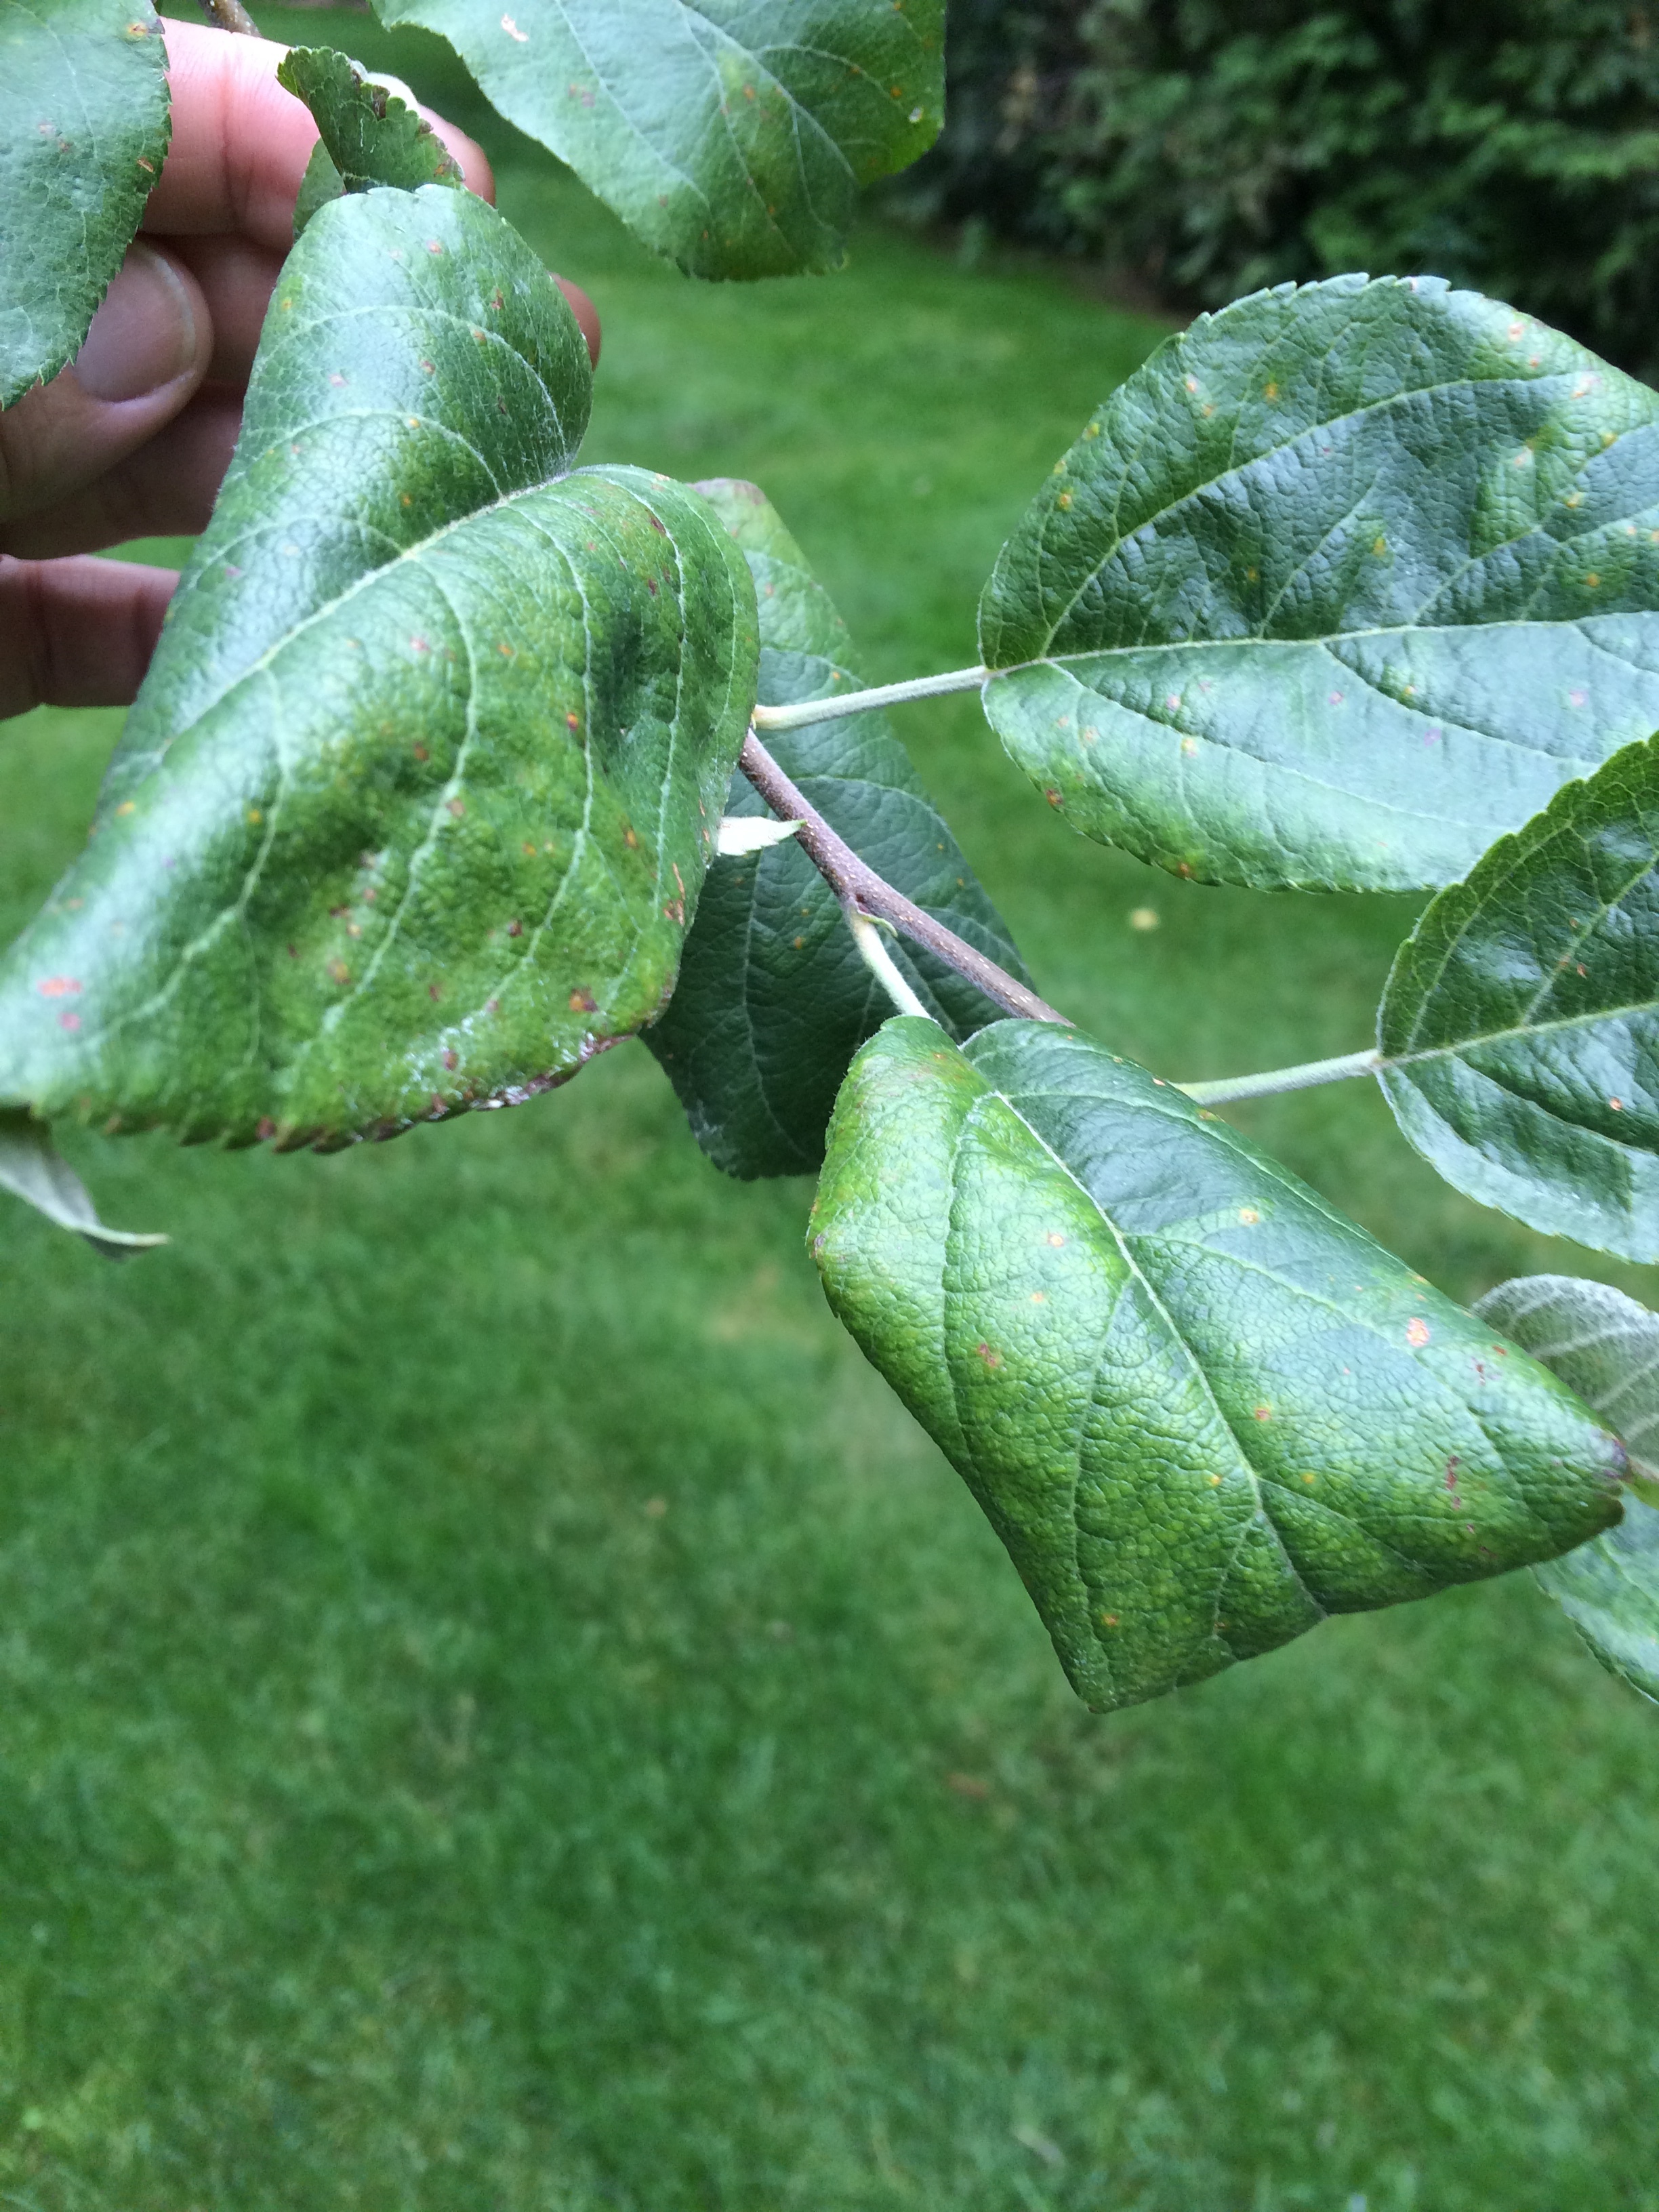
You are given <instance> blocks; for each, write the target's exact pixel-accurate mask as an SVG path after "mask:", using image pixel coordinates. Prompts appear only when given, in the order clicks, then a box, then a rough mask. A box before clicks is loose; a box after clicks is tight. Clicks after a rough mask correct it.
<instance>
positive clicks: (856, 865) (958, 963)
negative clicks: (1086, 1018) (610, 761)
mask: <svg viewBox="0 0 1659 2212" xmlns="http://www.w3.org/2000/svg"><path fill="white" fill-rule="evenodd" d="M738 767H739V768H740V769H742V770H743V772H744V775H746V776H747V777H748V779H749V781H750V783H752V784H753V785H754V787H755V788H756V790H757V792H759V793H760V795H761V797H762V798H763V799H764V800H765V801H766V803H767V805H769V807H770V808H771V810H772V811H773V812H774V813H775V815H777V816H778V817H779V818H780V820H781V821H785V822H799V823H800V825H801V826H800V829H799V837H800V842H801V843H802V844H803V845H804V846H805V848H806V850H807V852H808V853H809V854H811V858H812V862H813V865H814V866H816V868H817V872H818V873H819V874H820V875H821V876H822V877H823V879H824V881H825V883H827V884H829V888H830V890H833V891H834V892H835V894H836V897H837V898H838V899H840V900H841V902H842V905H843V906H850V907H852V908H854V909H856V910H857V911H858V912H859V913H860V914H866V915H875V916H876V917H877V918H878V920H879V921H890V922H891V924H892V925H893V927H894V928H895V929H896V930H897V931H898V932H899V933H900V934H901V935H902V936H904V937H908V939H910V940H911V942H912V943H913V944H915V945H922V946H924V947H925V948H926V949H927V951H929V952H931V953H933V954H934V955H935V957H937V958H939V959H940V960H942V961H944V963H945V966H946V967H947V968H954V969H956V971H957V975H965V976H966V977H967V978H968V981H969V982H970V983H972V984H973V985H974V986H975V988H976V989H978V990H980V991H982V992H983V993H984V994H985V996H986V997H987V999H988V1000H990V1001H991V1003H992V1005H993V1006H1000V1007H1001V1008H1002V1010H1003V1012H1005V1013H1007V1014H1018V1015H1019V1016H1021V1017H1022V1018H1024V1020H1026V1021H1032V1022H1060V1023H1066V1017H1065V1015H1064V1014H1062V1013H1059V1012H1056V1011H1055V1009H1054V1007H1053V1006H1049V1005H1048V1003H1047V1002H1046V1001H1045V1000H1042V999H1039V998H1038V996H1037V994H1036V992H1035V991H1030V990H1027V988H1026V987H1025V986H1024V983H1022V982H1019V981H1017V979H1016V978H1015V977H1013V976H1012V975H1009V974H1008V972H1007V970H1006V969H1002V968H999V967H998V966H997V963H996V962H995V961H994V960H987V958H986V957H985V955H984V954H983V953H982V952H980V951H975V948H974V946H973V945H969V943H967V941H966V940H965V939H963V938H960V937H958V936H957V933H956V932H955V931H954V930H952V929H947V928H946V927H945V925H944V923H943V922H942V921H934V919H933V915H930V914H924V913H923V912H922V910H921V908H920V907H919V906H917V905H915V902H913V901H911V900H909V899H908V898H906V897H905V896H904V894H903V892H902V891H896V890H894V889H893V887H892V885H891V884H890V883H887V882H885V881H884V879H883V878H881V877H880V876H878V874H877V873H876V872H875V870H874V869H873V868H872V867H869V866H866V864H865V862H864V861H862V860H860V858H859V856H858V854H856V853H855V852H854V850H853V848H852V847H851V846H850V845H849V844H848V842H846V840H845V839H844V838H842V837H838V836H836V833H835V831H834V830H833V829H831V828H830V827H829V823H827V822H826V821H825V820H824V818H823V815H821V814H820V813H819V812H818V811H817V808H816V807H815V806H814V805H812V804H811V801H810V800H809V799H807V797H806V795H805V793H804V792H803V791H802V790H801V788H800V787H799V784H796V783H793V782H792V781H790V779H789V778H788V776H787V775H785V774H784V772H783V770H782V769H781V768H780V767H779V766H778V763H776V761H775V760H774V759H773V757H772V756H771V754H770V753H769V752H768V751H767V750H766V748H765V746H764V745H763V744H762V743H761V741H760V739H759V738H757V736H756V735H755V732H753V730H750V732H749V735H748V736H747V737H746V738H744V741H743V750H742V752H741V753H740V754H739V755H738ZM1066 1026H1067V1027H1069V1026H1070V1024H1068V1023H1067V1024H1066Z"/></svg>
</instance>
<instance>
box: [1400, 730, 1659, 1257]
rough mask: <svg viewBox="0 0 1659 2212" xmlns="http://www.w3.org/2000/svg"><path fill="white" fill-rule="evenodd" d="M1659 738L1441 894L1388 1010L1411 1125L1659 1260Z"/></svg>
mask: <svg viewBox="0 0 1659 2212" xmlns="http://www.w3.org/2000/svg"><path fill="white" fill-rule="evenodd" d="M1656 860H1659V739H1650V740H1648V741H1646V742H1645V743H1644V744H1635V745H1629V746H1626V749H1625V750H1624V751H1623V752H1621V753H1620V754H1618V755H1617V756H1616V757H1614V758H1613V760H1611V761H1609V762H1608V763H1607V765H1606V766H1605V767H1603V768H1601V769H1598V770H1597V771H1596V773H1595V775H1593V776H1591V777H1589V779H1588V780H1587V781H1584V782H1583V783H1575V784H1571V785H1570V786H1569V787H1567V789H1565V791H1563V792H1561V793H1559V794H1558V796H1557V797H1556V798H1555V799H1553V800H1552V801H1551V803H1550V805H1549V806H1548V807H1547V809H1546V810H1545V811H1544V812H1543V813H1542V814H1541V815H1539V816H1538V817H1536V818H1535V819H1534V820H1533V821H1531V822H1529V823H1527V825H1526V826H1525V828H1524V829H1522V830H1521V831H1520V832H1519V834H1518V835H1517V836H1513V837H1505V838H1504V839H1502V840H1501V841H1500V842H1498V844H1497V845H1495V846H1494V847H1493V848H1492V851H1491V852H1490V853H1488V854H1486V856H1485V857H1484V858H1483V859H1482V860H1480V863H1479V865H1478V866H1476V867H1475V868H1474V871H1473V872H1472V873H1471V874H1470V876H1469V878H1468V881H1467V882H1466V883H1462V884H1454V885H1453V886H1452V887H1451V888H1450V889H1449V890H1444V891H1442V892H1441V894H1440V895H1439V896H1438V897H1437V898H1436V899H1433V900H1431V902H1430V904H1429V906H1428V907H1427V908H1426V909H1425V913H1424V914H1423V915H1422V917H1421V919H1420V920H1419V922H1418V925H1417V927H1416V928H1415V930H1413V933H1412V935H1411V936H1410V937H1409V938H1408V939H1407V941H1406V943H1405V944H1404V945H1402V946H1401V949H1400V952H1399V954H1398V956H1397V957H1396V959H1395V964H1394V969H1393V972H1392V973H1391V975H1389V983H1388V988H1387V990H1386V992H1385V993H1384V994H1383V1005H1382V1009H1381V1012H1380V1013H1379V1015H1378V1018H1377V1042H1378V1046H1379V1048H1380V1049H1381V1051H1382V1052H1383V1055H1384V1057H1385V1058H1386V1059H1387V1060H1389V1061H1390V1062H1391V1063H1393V1064H1392V1065H1390V1066H1387V1067H1385V1068H1384V1069H1383V1070H1382V1071H1381V1072H1380V1073H1381V1080H1382V1083H1383V1090H1384V1091H1385V1092H1386V1093H1387V1095H1388V1099H1389V1104H1390V1105H1391V1106H1392V1107H1393V1109H1394V1112H1395V1118H1396V1119H1397V1120H1398V1121H1399V1123H1400V1126H1401V1129H1402V1130H1403V1131H1404V1132H1405V1133H1406V1135H1407V1138H1408V1139H1410V1141H1411V1142H1412V1144H1413V1145H1414V1146H1416V1148H1417V1150H1418V1151H1419V1152H1421V1153H1422V1154H1423V1156H1424V1158H1425V1159H1427V1160H1429V1161H1430V1162H1431V1164H1433V1165H1434V1166H1435V1167H1436V1168H1437V1170H1439V1172H1440V1173H1441V1174H1442V1175H1443V1176H1445V1178H1446V1180H1447V1181H1448V1182H1452V1183H1455V1185H1456V1186H1457V1188H1459V1189H1460V1190H1464V1191H1467V1192H1468V1194H1469V1195H1470V1196H1471V1197H1472V1198H1477V1199H1480V1200H1482V1202H1483V1203H1485V1204H1486V1205H1488V1206H1501V1207H1502V1208H1503V1210H1504V1212H1506V1213H1512V1214H1514V1215H1515V1216H1516V1218H1518V1219H1520V1220H1522V1221H1525V1222H1528V1223H1529V1224H1530V1225H1531V1226H1532V1227H1534V1229H1541V1230H1543V1231H1545V1232H1546V1233H1547V1235H1550V1236H1558V1237H1575V1238H1576V1239H1577V1241H1578V1242H1579V1243H1581V1244H1591V1245H1595V1246H1598V1247H1599V1248H1600V1249H1602V1250H1604V1251H1608V1252H1616V1253H1619V1254H1620V1255H1622V1256H1623V1257H1624V1258H1626V1259H1628V1260H1638V1261H1650V1260H1655V1259H1659V877H1656V872H1655V863H1656Z"/></svg>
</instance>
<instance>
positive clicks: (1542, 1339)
mask: <svg viewBox="0 0 1659 2212" xmlns="http://www.w3.org/2000/svg"><path fill="white" fill-rule="evenodd" d="M1475 1311H1476V1312H1477V1313H1478V1314H1480V1316H1481V1317H1482V1318H1483V1319H1484V1320H1486V1321H1489V1322H1492V1325H1493V1327H1494V1328H1501V1329H1502V1330H1503V1331H1504V1334H1505V1335H1507V1336H1510V1337H1511V1338H1513V1339H1514V1340H1515V1342H1516V1344H1518V1345H1521V1346H1523V1347H1524V1348H1525V1349H1526V1350H1527V1351H1528V1352H1531V1354H1532V1356H1533V1358H1534V1359H1541V1360H1542V1362H1543V1363H1544V1364H1545V1366H1546V1367H1548V1368H1550V1369H1552V1370H1553V1372H1554V1373H1556V1374H1557V1375H1559V1376H1560V1377H1561V1379H1562V1381H1563V1382H1564V1383H1567V1384H1568V1385H1569V1386H1570V1387H1571V1389H1575V1390H1576V1391H1577V1393H1578V1395H1579V1396H1580V1397H1581V1398H1583V1400H1584V1401H1585V1403H1586V1404H1587V1405H1589V1406H1591V1407H1594V1408H1595V1411H1596V1413H1599V1414H1600V1415H1601V1418H1602V1419H1604V1420H1605V1421H1607V1422H1608V1423H1609V1424H1610V1425H1612V1426H1613V1427H1615V1428H1616V1429H1617V1430H1618V1431H1619V1433H1620V1436H1621V1437H1623V1438H1624V1440H1625V1443H1626V1446H1627V1447H1628V1449H1629V1451H1630V1455H1631V1465H1632V1470H1633V1471H1634V1472H1636V1473H1637V1474H1639V1475H1641V1476H1643V1477H1644V1478H1645V1480H1646V1481H1647V1482H1648V1483H1650V1484H1651V1483H1652V1482H1654V1481H1655V1480H1659V1318H1656V1316H1654V1315H1652V1314H1650V1312H1649V1311H1648V1310H1647V1308H1646V1307H1645V1306H1640V1305H1638V1304H1637V1303H1636V1301H1635V1299H1634V1298H1627V1297H1626V1296H1625V1294H1624V1292H1623V1291H1615V1290H1613V1288H1611V1286H1610V1285H1607V1284H1606V1283H1587V1282H1583V1281H1581V1280H1580V1279H1578V1278H1577V1277H1576V1276H1572V1275H1527V1276H1522V1277H1521V1278H1519V1279H1517V1280H1516V1281H1514V1282H1510V1283H1500V1284H1499V1285H1498V1288H1497V1289H1496V1290H1495V1291H1488V1292H1487V1294H1486V1297H1484V1298H1482V1299H1481V1301H1480V1304H1479V1305H1478V1306H1477V1307H1476V1308H1475ZM1534 1573H1535V1574H1536V1576H1537V1577H1538V1579H1539V1581H1540V1583H1541V1584H1542V1585H1543V1587H1544V1588H1545V1589H1547V1591H1548V1592H1549V1594H1550V1595H1551V1596H1552V1597H1553V1599H1554V1600H1555V1601H1556V1602H1557V1603H1558V1604H1559V1606H1560V1607H1561V1609H1562V1611H1563V1612H1564V1613H1565V1614H1566V1616H1567V1618H1568V1619H1569V1620H1571V1623H1572V1625H1573V1626H1574V1627H1575V1628H1576V1629H1577V1631H1578V1632H1579V1634H1580V1635H1581V1636H1582V1637H1583V1639H1584V1641H1585V1643H1586V1644H1589V1648H1590V1650H1592V1651H1593V1652H1594V1653H1595V1656H1596V1657H1597V1658H1598V1659H1599V1660H1600V1661H1601V1663H1602V1665H1603V1666H1604V1667H1606V1668H1608V1669H1609V1670H1610V1671H1611V1672H1612V1673H1613V1674H1617V1675H1619V1676H1620V1679H1621V1680H1624V1681H1626V1682H1628V1683H1629V1684H1630V1685H1631V1686H1632V1688H1633V1689H1637V1690H1639V1691H1640V1692H1642V1694H1643V1695H1644V1697H1648V1698H1652V1699H1656V1700H1659V1505H1656V1504H1649V1503H1646V1502H1644V1500H1643V1499H1642V1498H1639V1497H1634V1498H1630V1499H1629V1500H1628V1501H1627V1502H1626V1506H1625V1517H1624V1519H1623V1520H1622V1521H1621V1522H1620V1523H1619V1525H1618V1527H1617V1528H1609V1529H1608V1530H1607V1534H1605V1535H1603V1536H1598V1537H1597V1538H1596V1539H1595V1541H1594V1542H1593V1543H1589V1544H1584V1545H1582V1546H1581V1547H1579V1549H1578V1550H1577V1551H1576V1552H1569V1553H1567V1555H1566V1557H1565V1559H1552V1560H1551V1561H1550V1563H1549V1564H1548V1565H1547V1566H1542V1567H1536V1568H1534Z"/></svg>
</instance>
